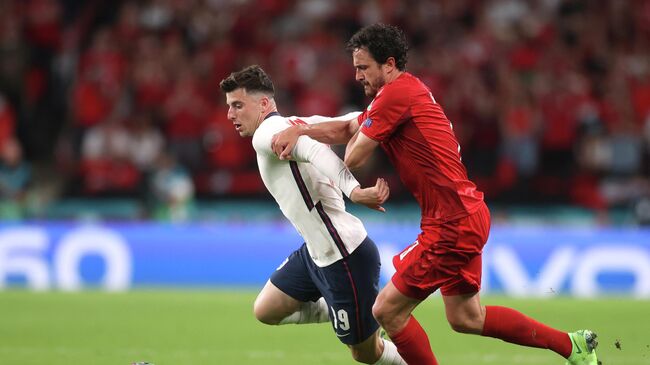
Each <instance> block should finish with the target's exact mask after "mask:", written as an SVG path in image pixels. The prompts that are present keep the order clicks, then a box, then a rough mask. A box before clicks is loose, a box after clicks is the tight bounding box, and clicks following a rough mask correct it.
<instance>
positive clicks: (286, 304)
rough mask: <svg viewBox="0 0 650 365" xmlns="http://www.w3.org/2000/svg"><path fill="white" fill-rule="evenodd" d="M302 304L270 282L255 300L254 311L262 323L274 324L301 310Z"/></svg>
mask: <svg viewBox="0 0 650 365" xmlns="http://www.w3.org/2000/svg"><path fill="white" fill-rule="evenodd" d="M300 305H301V302H300V301H299V300H296V299H294V298H292V297H291V296H289V295H287V294H286V293H284V292H283V291H282V290H280V289H278V287H276V286H275V285H274V284H273V283H272V282H271V281H270V280H269V281H267V282H266V285H264V288H262V290H261V291H260V293H259V294H258V295H257V298H256V299H255V304H254V306H253V311H254V312H255V317H256V318H257V319H258V320H260V321H262V322H274V321H275V320H278V321H279V320H281V319H282V318H285V317H286V316H288V315H290V314H291V313H294V312H295V311H297V310H299V309H300Z"/></svg>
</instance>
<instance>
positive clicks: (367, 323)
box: [271, 237, 381, 345]
mask: <svg viewBox="0 0 650 365" xmlns="http://www.w3.org/2000/svg"><path fill="white" fill-rule="evenodd" d="M380 266H381V261H380V259H379V251H378V250H377V246H375V243H374V242H373V241H372V240H371V239H370V238H368V237H366V239H365V240H364V241H363V242H362V243H361V245H360V246H359V247H357V249H356V250H354V252H352V254H350V256H347V257H345V258H343V259H341V260H339V261H337V262H335V263H333V264H331V265H329V266H325V267H318V266H317V265H316V264H315V263H314V261H312V259H311V257H310V256H309V252H308V251H307V246H306V245H305V244H303V245H302V246H301V247H300V248H299V249H298V250H296V251H294V252H293V253H292V254H291V256H289V258H288V259H287V261H286V262H285V263H284V264H283V265H282V266H280V267H279V268H278V269H277V270H276V271H275V272H274V273H273V275H271V282H272V283H273V285H275V286H276V287H278V288H279V289H280V290H282V291H283V292H284V293H286V294H287V295H289V296H290V297H292V298H294V299H296V300H299V301H301V302H307V301H312V302H315V301H317V300H318V299H320V297H323V298H325V301H326V302H327V305H328V306H329V307H330V313H329V315H330V321H331V323H332V326H333V328H334V331H335V332H336V336H337V337H338V338H339V340H340V341H341V342H343V343H344V344H346V345H355V344H358V343H361V342H363V341H365V340H366V339H368V337H370V335H372V334H373V333H374V332H375V331H377V329H378V328H379V324H377V321H375V319H374V318H373V316H372V305H373V304H374V303H375V298H377V293H378V292H379V268H380Z"/></svg>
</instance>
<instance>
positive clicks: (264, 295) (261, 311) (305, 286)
mask: <svg viewBox="0 0 650 365" xmlns="http://www.w3.org/2000/svg"><path fill="white" fill-rule="evenodd" d="M311 266H313V262H312V261H311V259H310V258H309V252H307V248H306V246H305V245H302V247H300V248H299V249H298V250H296V251H294V252H293V253H292V254H291V255H290V256H289V257H288V258H287V259H286V260H285V261H284V262H283V263H282V265H280V267H278V268H277V269H276V270H275V272H274V273H273V274H272V275H271V278H270V279H269V281H268V282H267V284H266V285H265V286H264V288H263V289H262V291H261V292H260V294H259V295H258V297H257V300H256V301H255V307H254V311H255V316H256V317H257V319H259V320H260V321H262V322H264V323H269V324H274V323H276V322H279V321H280V320H282V319H283V318H284V317H286V316H288V315H289V314H291V313H293V312H295V311H297V310H298V309H300V304H301V302H308V301H316V300H318V299H319V298H320V297H321V294H320V291H319V290H318V288H317V287H316V285H315V283H314V281H313V279H312V275H311V271H313V270H312V268H311Z"/></svg>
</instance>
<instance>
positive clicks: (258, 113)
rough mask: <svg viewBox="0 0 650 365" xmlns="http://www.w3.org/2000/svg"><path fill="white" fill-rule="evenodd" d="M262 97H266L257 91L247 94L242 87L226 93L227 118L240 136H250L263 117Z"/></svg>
mask: <svg viewBox="0 0 650 365" xmlns="http://www.w3.org/2000/svg"><path fill="white" fill-rule="evenodd" d="M264 98H266V97H265V96H263V95H262V94H259V93H252V94H249V93H247V92H246V90H245V89H243V88H239V89H235V90H233V91H231V92H229V93H226V103H227V104H228V119H229V120H231V121H232V123H233V124H234V126H235V129H236V130H237V132H239V135H240V136H242V137H250V136H252V135H253V133H255V130H257V127H259V125H260V123H261V122H262V118H264V114H263V113H264V108H263V99H264Z"/></svg>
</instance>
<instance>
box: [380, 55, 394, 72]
mask: <svg viewBox="0 0 650 365" xmlns="http://www.w3.org/2000/svg"><path fill="white" fill-rule="evenodd" d="M396 65H397V63H396V61H395V57H388V58H387V59H386V62H384V64H383V65H382V66H384V69H385V70H386V71H387V72H391V71H393V70H395V68H397V66H396Z"/></svg>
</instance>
